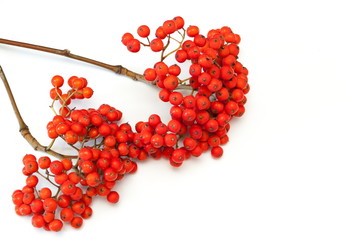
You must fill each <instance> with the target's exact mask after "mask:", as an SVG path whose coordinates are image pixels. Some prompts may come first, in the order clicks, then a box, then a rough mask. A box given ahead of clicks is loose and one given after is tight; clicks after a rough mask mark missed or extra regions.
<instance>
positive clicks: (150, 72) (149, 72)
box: [143, 68, 157, 81]
mask: <svg viewBox="0 0 353 240" xmlns="http://www.w3.org/2000/svg"><path fill="white" fill-rule="evenodd" d="M143 76H144V77H145V79H146V80H147V81H154V80H156V77H157V73H156V70H154V69H153V68H147V69H146V70H145V71H144V73H143Z"/></svg>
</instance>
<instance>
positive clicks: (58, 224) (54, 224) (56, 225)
mask: <svg viewBox="0 0 353 240" xmlns="http://www.w3.org/2000/svg"><path fill="white" fill-rule="evenodd" d="M63 225H64V224H63V222H62V221H61V220H59V219H54V220H53V221H51V222H50V223H49V224H48V228H49V230H51V231H53V232H59V231H60V230H61V229H62V228H63Z"/></svg>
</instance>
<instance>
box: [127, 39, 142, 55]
mask: <svg viewBox="0 0 353 240" xmlns="http://www.w3.org/2000/svg"><path fill="white" fill-rule="evenodd" d="M126 47H127V49H128V50H129V51H130V52H133V53H135V52H138V51H140V48H141V43H140V41H139V40H138V39H135V38H134V39H130V40H129V41H128V42H127V43H126Z"/></svg>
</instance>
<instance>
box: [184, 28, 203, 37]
mask: <svg viewBox="0 0 353 240" xmlns="http://www.w3.org/2000/svg"><path fill="white" fill-rule="evenodd" d="M199 33H200V30H199V28H198V27H197V26H189V27H188V28H187V29H186V34H187V35H188V36H189V37H195V36H196V35H197V34H199Z"/></svg>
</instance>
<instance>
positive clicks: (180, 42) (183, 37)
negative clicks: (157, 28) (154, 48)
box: [162, 29, 191, 89]
mask: <svg viewBox="0 0 353 240" xmlns="http://www.w3.org/2000/svg"><path fill="white" fill-rule="evenodd" d="M183 30H184V31H183V34H181V33H180V32H179V31H178V33H179V34H180V35H181V37H182V39H181V41H178V40H176V39H175V38H172V37H170V38H171V39H173V40H175V41H176V42H178V43H179V46H178V47H177V48H176V49H174V50H173V51H171V52H170V53H168V54H167V55H165V56H163V54H164V50H165V49H164V50H163V53H162V61H163V60H164V59H166V58H167V57H169V56H170V55H171V54H173V53H175V52H176V51H178V50H179V49H180V48H181V46H182V43H183V41H184V39H185V29H183ZM170 38H169V39H170ZM169 39H168V45H169ZM190 89H191V88H190Z"/></svg>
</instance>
